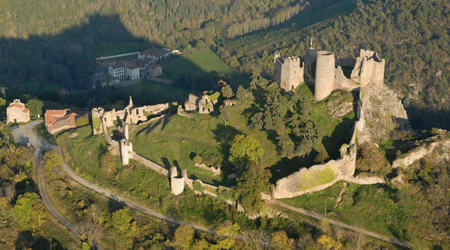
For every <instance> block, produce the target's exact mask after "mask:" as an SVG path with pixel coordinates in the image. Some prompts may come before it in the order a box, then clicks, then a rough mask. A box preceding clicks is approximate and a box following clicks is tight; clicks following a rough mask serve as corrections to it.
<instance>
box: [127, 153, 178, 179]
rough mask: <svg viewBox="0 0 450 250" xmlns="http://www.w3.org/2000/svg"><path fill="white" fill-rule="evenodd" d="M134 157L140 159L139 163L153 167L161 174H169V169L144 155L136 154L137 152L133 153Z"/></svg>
mask: <svg viewBox="0 0 450 250" xmlns="http://www.w3.org/2000/svg"><path fill="white" fill-rule="evenodd" d="M132 159H134V160H136V161H138V162H139V163H141V164H143V165H145V166H147V167H148V168H150V169H152V170H153V171H155V172H157V173H159V174H161V175H164V176H168V175H169V171H168V170H167V169H165V168H163V167H162V166H160V165H158V164H156V163H155V162H153V161H151V160H149V159H147V158H144V157H142V156H140V155H138V154H136V153H135V152H133V153H132Z"/></svg>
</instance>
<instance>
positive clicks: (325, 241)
mask: <svg viewBox="0 0 450 250" xmlns="http://www.w3.org/2000/svg"><path fill="white" fill-rule="evenodd" d="M318 242H319V244H320V245H321V246H322V249H325V250H332V249H333V250H339V249H342V244H341V243H340V242H339V241H337V240H334V239H333V238H331V237H330V236H328V235H322V236H320V237H319V240H318Z"/></svg>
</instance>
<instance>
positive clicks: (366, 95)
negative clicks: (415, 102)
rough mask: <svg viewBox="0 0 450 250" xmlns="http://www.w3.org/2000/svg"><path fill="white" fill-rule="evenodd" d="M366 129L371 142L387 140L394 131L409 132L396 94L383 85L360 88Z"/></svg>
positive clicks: (403, 110)
mask: <svg viewBox="0 0 450 250" xmlns="http://www.w3.org/2000/svg"><path fill="white" fill-rule="evenodd" d="M362 101H363V107H364V114H365V121H366V129H367V131H368V132H369V134H370V136H371V138H372V140H373V141H374V142H375V141H380V140H384V139H388V138H389V136H390V133H391V132H392V131H394V130H401V131H410V130H412V129H411V125H410V124H409V120H408V115H407V113H406V110H405V108H404V107H403V104H402V103H401V101H400V99H399V98H398V96H397V94H396V93H395V92H394V91H393V90H391V89H389V88H388V87H387V86H385V85H381V86H375V85H374V84H368V85H366V86H365V87H363V88H362Z"/></svg>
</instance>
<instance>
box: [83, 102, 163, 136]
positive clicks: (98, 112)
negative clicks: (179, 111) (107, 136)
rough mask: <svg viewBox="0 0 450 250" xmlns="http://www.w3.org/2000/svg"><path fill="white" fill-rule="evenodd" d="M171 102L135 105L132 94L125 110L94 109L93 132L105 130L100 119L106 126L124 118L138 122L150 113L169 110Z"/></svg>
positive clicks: (129, 121) (130, 121)
mask: <svg viewBox="0 0 450 250" xmlns="http://www.w3.org/2000/svg"><path fill="white" fill-rule="evenodd" d="M169 108H170V104H169V103H163V104H157V105H146V106H143V107H136V108H134V107H133V100H132V98H131V96H130V102H129V104H128V105H127V106H126V107H125V109H123V110H116V109H112V110H111V111H105V110H104V109H103V108H100V107H99V108H93V109H92V112H91V113H92V133H93V134H94V135H97V134H103V133H104V132H105V130H104V129H103V127H102V126H99V121H101V122H102V123H104V125H105V127H106V128H110V127H113V126H114V122H115V121H117V120H123V121H124V123H125V124H138V123H139V122H145V121H147V120H148V117H147V116H148V115H161V114H163V113H164V112H166V111H167V110H169Z"/></svg>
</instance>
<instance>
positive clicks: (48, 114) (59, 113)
mask: <svg viewBox="0 0 450 250" xmlns="http://www.w3.org/2000/svg"><path fill="white" fill-rule="evenodd" d="M69 110H70V109H49V110H47V111H45V114H44V118H45V125H46V126H51V125H53V124H55V122H56V121H57V120H58V119H59V118H61V117H63V116H65V115H66V114H67V112H68V111H69Z"/></svg>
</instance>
